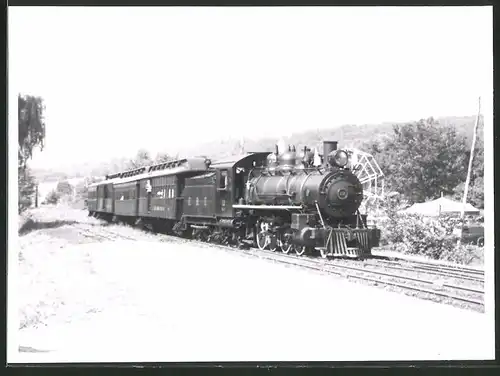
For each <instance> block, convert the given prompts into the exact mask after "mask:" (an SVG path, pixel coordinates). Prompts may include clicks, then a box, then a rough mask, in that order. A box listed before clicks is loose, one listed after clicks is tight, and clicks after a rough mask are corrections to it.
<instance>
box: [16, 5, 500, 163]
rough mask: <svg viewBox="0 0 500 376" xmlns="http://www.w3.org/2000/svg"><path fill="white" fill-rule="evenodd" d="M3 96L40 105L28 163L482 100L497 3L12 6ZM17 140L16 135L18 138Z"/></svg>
mask: <svg viewBox="0 0 500 376" xmlns="http://www.w3.org/2000/svg"><path fill="white" fill-rule="evenodd" d="M8 12H9V13H8V18H9V19H8V21H9V29H8V33H9V35H8V43H9V50H8V54H9V55H8V64H9V65H8V69H9V96H10V100H11V101H13V102H11V105H10V108H11V112H12V108H15V106H16V103H17V102H16V101H15V99H16V98H15V96H16V95H17V93H23V94H31V95H38V96H41V97H42V98H43V99H44V101H45V104H46V127H47V137H46V147H45V149H44V151H43V152H37V153H35V155H34V158H33V160H32V161H31V166H32V167H35V168H36V167H44V168H55V167H57V166H68V165H71V164H76V163H83V162H95V161H99V160H103V159H111V158H113V157H122V156H132V155H134V154H135V153H136V151H137V150H138V149H139V148H145V149H148V150H150V151H152V152H156V151H166V152H171V153H172V154H174V153H175V152H176V151H177V150H178V149H179V148H181V147H182V145H186V143H191V144H192V143H200V142H205V141H210V140H219V139H221V138H227V137H229V136H232V137H243V136H244V137H253V138H258V137H267V136H271V137H277V138H279V137H280V136H288V135H290V134H292V133H294V132H300V131H304V130H308V129H317V128H327V127H335V126H340V125H343V124H376V123H380V122H387V121H395V122H396V121H397V122H399V121H411V120H418V119H421V118H426V117H429V116H434V117H439V116H464V115H474V114H475V113H476V112H477V98H478V96H482V97H483V98H485V97H487V98H492V88H493V83H492V66H493V65H492V62H493V47H492V46H493V44H492V43H493V42H492V8H491V7H390V8H385V7H366V8H361V7H351V8H345V7H308V8H306V7H277V8H257V7H252V8H224V7H217V8H215V7H214V8H189V7H175V8H169V7H161V8H152V7H145V8H137V7H134V8H126V7H122V8H118V7H114V8H106V7H96V8H92V7H85V8H84V7H17V8H16V7H14V8H13V7H9V10H8ZM14 140H15V138H14Z"/></svg>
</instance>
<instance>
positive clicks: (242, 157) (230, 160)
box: [210, 152, 270, 169]
mask: <svg viewBox="0 0 500 376" xmlns="http://www.w3.org/2000/svg"><path fill="white" fill-rule="evenodd" d="M269 153H270V152H248V153H245V154H238V155H232V156H230V157H226V158H223V159H219V160H216V161H215V162H212V164H211V165H210V167H211V168H216V169H221V168H232V167H234V166H235V165H236V164H238V163H240V162H244V161H246V160H256V159H264V158H265V157H267V156H268V155H269Z"/></svg>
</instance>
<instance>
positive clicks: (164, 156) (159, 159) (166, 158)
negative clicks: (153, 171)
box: [154, 152, 176, 163]
mask: <svg viewBox="0 0 500 376" xmlns="http://www.w3.org/2000/svg"><path fill="white" fill-rule="evenodd" d="M174 159H176V157H172V156H171V155H170V154H168V153H165V152H159V153H158V154H156V158H155V160H154V163H164V162H170V161H173V160H174Z"/></svg>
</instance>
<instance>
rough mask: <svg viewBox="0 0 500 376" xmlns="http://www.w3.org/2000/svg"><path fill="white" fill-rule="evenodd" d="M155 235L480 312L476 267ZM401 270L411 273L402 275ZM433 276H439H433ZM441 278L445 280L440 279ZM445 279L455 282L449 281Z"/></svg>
mask: <svg viewBox="0 0 500 376" xmlns="http://www.w3.org/2000/svg"><path fill="white" fill-rule="evenodd" d="M81 234H82V235H83V236H87V237H91V238H94V239H98V240H100V241H107V240H111V241H113V240H118V239H126V240H134V241H135V240H137V239H135V238H132V237H129V236H125V235H122V234H119V233H117V232H113V231H110V230H104V231H101V234H97V233H95V232H93V231H90V230H88V229H81ZM156 234H157V235H160V236H161V237H162V239H163V240H171V241H179V240H182V241H183V242H185V243H196V244H197V245H203V246H205V247H207V248H220V249H224V250H232V251H238V252H240V253H243V254H246V255H249V256H252V257H258V258H260V259H266V260H269V261H274V262H277V263H281V264H284V265H290V266H296V267H301V268H306V269H309V270H315V271H318V272H322V273H326V274H330V275H332V274H333V275H338V276H341V277H344V278H347V279H351V280H357V281H363V282H366V283H369V284H372V285H373V284H375V285H378V286H384V287H386V288H391V289H396V290H399V291H400V292H403V293H405V294H407V295H412V296H415V295H418V297H420V298H423V299H427V300H433V301H438V302H440V303H448V304H452V305H457V304H459V305H460V306H461V307H463V305H466V306H467V307H469V308H472V309H475V310H480V311H484V286H482V284H484V271H481V270H479V269H474V268H468V267H461V266H457V267H454V266H447V265H443V264H433V263H426V262H420V261H413V260H411V261H410V260H404V261H403V260H397V261H393V260H383V259H379V258H375V259H369V260H364V261H354V260H324V259H319V258H313V257H304V256H301V257H298V256H296V255H290V254H283V253H279V252H272V251H269V250H260V249H258V248H250V249H239V248H235V247H232V246H227V245H220V244H214V243H203V242H199V241H197V240H193V239H184V238H179V237H175V236H171V235H166V234H161V233H156ZM385 269H389V270H393V271H394V272H388V271H387V270H385ZM398 272H399V273H398ZM401 272H404V273H406V274H408V273H409V274H415V275H404V274H402V273H401ZM421 275H426V276H432V277H433V278H434V280H433V279H432V278H421ZM436 277H439V278H440V279H435V278H436ZM443 279H445V280H444V281H443ZM449 280H454V281H456V282H459V283H450V281H449ZM460 282H462V283H465V282H468V283H469V286H464V285H461V284H460ZM470 285H472V286H470Z"/></svg>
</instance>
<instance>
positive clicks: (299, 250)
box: [294, 245, 311, 256]
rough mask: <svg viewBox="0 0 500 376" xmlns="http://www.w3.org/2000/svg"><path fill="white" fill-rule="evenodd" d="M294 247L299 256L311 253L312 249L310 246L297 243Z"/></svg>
mask: <svg viewBox="0 0 500 376" xmlns="http://www.w3.org/2000/svg"><path fill="white" fill-rule="evenodd" d="M294 249H295V253H296V254H297V256H302V255H303V254H305V253H310V250H311V248H310V247H306V246H305V245H295V246H294Z"/></svg>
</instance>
